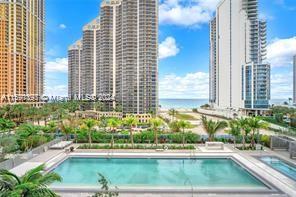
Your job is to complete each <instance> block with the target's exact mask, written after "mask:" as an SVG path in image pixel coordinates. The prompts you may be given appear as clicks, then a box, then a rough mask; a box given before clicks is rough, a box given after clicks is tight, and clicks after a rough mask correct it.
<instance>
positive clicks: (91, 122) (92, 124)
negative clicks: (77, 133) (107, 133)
mask: <svg viewBox="0 0 296 197" xmlns="http://www.w3.org/2000/svg"><path fill="white" fill-rule="evenodd" d="M96 125H98V121H96V120H94V119H86V120H84V121H83V125H82V126H83V127H85V128H86V129H87V135H88V143H89V147H91V145H92V131H93V129H94V127H95V126H96Z"/></svg>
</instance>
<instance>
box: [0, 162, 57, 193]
mask: <svg viewBox="0 0 296 197" xmlns="http://www.w3.org/2000/svg"><path fill="white" fill-rule="evenodd" d="M44 170H45V166H44V165H41V166H38V167H36V168H34V169H32V170H30V171H28V172H27V173H26V174H24V175H23V176H21V177H18V176H17V175H15V174H13V173H11V172H9V171H8V170H4V169H2V170H0V193H1V194H0V196H3V197H9V196H18V197H43V196H48V197H56V196H58V195H57V194H55V193H54V192H53V191H52V190H51V189H49V188H48V185H50V184H52V183H54V182H56V181H58V182H61V181H62V178H61V177H60V176H59V175H58V174H56V173H54V172H50V173H46V174H43V171H44Z"/></svg>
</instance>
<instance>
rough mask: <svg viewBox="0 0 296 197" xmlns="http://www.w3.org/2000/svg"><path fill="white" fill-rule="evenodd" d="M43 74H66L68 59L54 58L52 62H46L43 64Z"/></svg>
mask: <svg viewBox="0 0 296 197" xmlns="http://www.w3.org/2000/svg"><path fill="white" fill-rule="evenodd" d="M45 72H61V73H67V72H68V59H67V58H56V59H55V60H53V61H48V62H46V64H45Z"/></svg>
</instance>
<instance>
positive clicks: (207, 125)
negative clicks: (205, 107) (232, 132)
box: [202, 116, 227, 141]
mask: <svg viewBox="0 0 296 197" xmlns="http://www.w3.org/2000/svg"><path fill="white" fill-rule="evenodd" d="M202 125H203V128H204V129H205V131H206V132H207V134H208V135H209V141H213V139H214V135H215V134H216V133H217V132H218V131H219V130H222V129H224V128H226V127H227V122H225V121H213V120H208V119H207V117H206V116H202Z"/></svg>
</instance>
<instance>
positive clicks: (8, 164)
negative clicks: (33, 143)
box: [0, 138, 63, 170]
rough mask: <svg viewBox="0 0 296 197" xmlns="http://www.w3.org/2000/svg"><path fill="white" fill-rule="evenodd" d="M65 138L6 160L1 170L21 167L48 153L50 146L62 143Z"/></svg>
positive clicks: (1, 164)
mask: <svg viewBox="0 0 296 197" xmlns="http://www.w3.org/2000/svg"><path fill="white" fill-rule="evenodd" d="M62 139H63V138H58V139H55V140H52V141H50V142H48V143H46V144H43V145H41V146H38V147H36V148H34V149H32V150H30V151H28V152H26V153H22V154H18V155H16V156H15V157H13V158H11V159H8V160H5V161H3V162H1V163H0V169H6V170H10V169H12V168H15V167H16V166H18V165H21V164H22V163H24V162H26V161H28V160H30V159H32V158H34V157H36V156H38V155H40V154H42V153H44V152H46V151H47V150H48V149H49V147H50V146H52V145H54V144H57V143H59V142H60V141H62Z"/></svg>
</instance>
